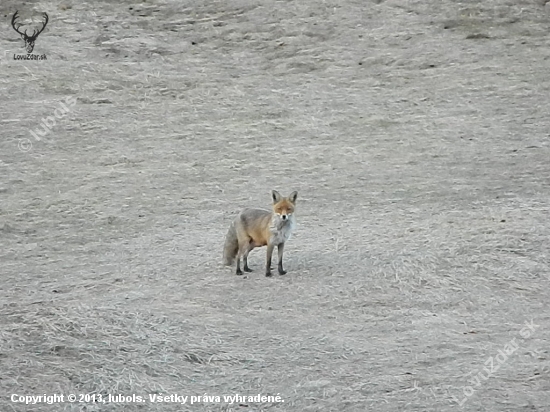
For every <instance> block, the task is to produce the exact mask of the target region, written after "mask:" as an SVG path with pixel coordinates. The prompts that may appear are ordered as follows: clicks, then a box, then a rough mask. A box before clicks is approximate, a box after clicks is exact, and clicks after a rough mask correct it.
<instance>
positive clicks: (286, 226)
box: [270, 215, 296, 245]
mask: <svg viewBox="0 0 550 412" xmlns="http://www.w3.org/2000/svg"><path fill="white" fill-rule="evenodd" d="M295 227H296V219H294V215H290V216H289V217H288V220H282V219H281V217H280V216H277V215H274V216H273V218H272V219H271V226H270V230H271V243H274V244H276V245H278V244H279V243H284V242H286V241H287V240H288V239H290V237H291V236H292V231H293V230H294V228H295Z"/></svg>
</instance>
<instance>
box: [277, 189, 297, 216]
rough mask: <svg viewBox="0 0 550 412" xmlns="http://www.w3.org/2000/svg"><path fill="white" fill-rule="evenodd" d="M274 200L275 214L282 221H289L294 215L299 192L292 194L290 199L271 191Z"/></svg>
mask: <svg viewBox="0 0 550 412" xmlns="http://www.w3.org/2000/svg"><path fill="white" fill-rule="evenodd" d="M271 197H272V198H273V212H274V213H275V214H276V215H277V216H279V217H280V218H281V219H282V220H288V219H290V217H291V216H292V214H293V213H294V208H295V207H296V198H297V197H298V192H296V191H294V192H292V193H291V194H290V195H289V196H288V197H282V196H281V194H280V193H279V192H277V191H276V190H272V191H271Z"/></svg>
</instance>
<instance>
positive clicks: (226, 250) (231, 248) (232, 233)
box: [223, 223, 239, 266]
mask: <svg viewBox="0 0 550 412" xmlns="http://www.w3.org/2000/svg"><path fill="white" fill-rule="evenodd" d="M238 251H239V241H238V240H237V230H236V229H235V223H231V226H229V230H228V231H227V235H225V245H224V247H223V264H224V265H225V266H232V265H233V263H234V262H235V256H237V252H238Z"/></svg>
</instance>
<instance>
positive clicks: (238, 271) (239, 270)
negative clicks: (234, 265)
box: [235, 269, 243, 276]
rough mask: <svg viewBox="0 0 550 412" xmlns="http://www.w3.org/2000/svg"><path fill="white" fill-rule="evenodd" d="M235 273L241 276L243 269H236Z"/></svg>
mask: <svg viewBox="0 0 550 412" xmlns="http://www.w3.org/2000/svg"><path fill="white" fill-rule="evenodd" d="M235 274H236V275H237V276H242V275H243V271H242V270H241V269H238V270H237V271H236V272H235Z"/></svg>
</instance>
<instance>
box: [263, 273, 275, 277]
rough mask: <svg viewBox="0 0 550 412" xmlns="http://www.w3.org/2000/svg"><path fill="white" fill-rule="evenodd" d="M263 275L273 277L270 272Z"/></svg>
mask: <svg viewBox="0 0 550 412" xmlns="http://www.w3.org/2000/svg"><path fill="white" fill-rule="evenodd" d="M265 275H266V276H267V277H271V276H273V275H272V274H271V272H265Z"/></svg>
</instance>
